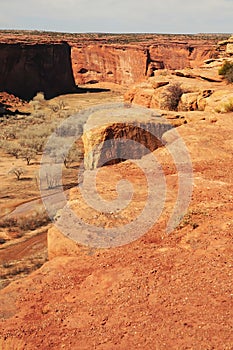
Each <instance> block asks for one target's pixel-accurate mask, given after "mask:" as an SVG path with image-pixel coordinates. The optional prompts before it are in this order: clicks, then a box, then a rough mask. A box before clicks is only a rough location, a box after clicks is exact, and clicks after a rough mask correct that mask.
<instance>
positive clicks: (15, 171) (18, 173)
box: [8, 166, 25, 181]
mask: <svg viewBox="0 0 233 350" xmlns="http://www.w3.org/2000/svg"><path fill="white" fill-rule="evenodd" d="M24 173H25V171H24V170H23V168H22V167H17V166H16V167H14V168H12V169H11V170H10V171H9V172H8V174H10V175H14V176H15V177H16V179H17V180H18V181H19V180H20V179H21V177H22V175H23V174H24Z"/></svg>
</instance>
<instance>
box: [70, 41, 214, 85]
mask: <svg viewBox="0 0 233 350" xmlns="http://www.w3.org/2000/svg"><path fill="white" fill-rule="evenodd" d="M216 55H217V52H216V51H215V46H214V45H213V43H212V44H211V43H209V42H207V43H206V42H195V41H194V40H193V41H192V40H191V41H190V42H182V41H179V40H178V41H177V42H174V41H169V39H167V40H164V41H162V42H161V41H158V42H156V41H155V43H153V41H152V42H148V43H143V42H142V43H140V44H134V45H132V44H131V45H99V44H92V45H82V46H79V47H76V44H74V46H73V47H72V65H73V71H74V77H75V81H76V83H77V84H86V83H98V82H102V81H107V82H113V83H117V84H123V85H124V84H126V85H128V84H131V83H134V82H138V81H141V80H143V78H145V77H150V76H153V75H154V71H156V70H158V69H164V68H167V69H183V68H185V67H191V68H193V67H198V66H200V65H201V64H202V62H203V61H204V60H206V59H209V58H211V57H216Z"/></svg>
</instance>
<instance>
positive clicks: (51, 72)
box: [0, 31, 226, 99]
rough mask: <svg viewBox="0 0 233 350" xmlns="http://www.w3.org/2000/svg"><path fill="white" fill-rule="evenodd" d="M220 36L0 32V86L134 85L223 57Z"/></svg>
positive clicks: (30, 89) (28, 93)
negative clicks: (164, 72)
mask: <svg viewBox="0 0 233 350" xmlns="http://www.w3.org/2000/svg"><path fill="white" fill-rule="evenodd" d="M220 38H221V39H226V38H225V37H222V36H221V37H220V36H203V35H158V34H115V35H112V34H102V35H100V34H64V33H63V34H62V33H43V32H41V33H40V32H24V31H19V32H7V31H6V32H4V31H0V62H1V65H0V91H6V92H8V93H12V94H14V95H17V96H19V97H21V98H24V99H31V98H32V97H33V96H34V95H35V94H36V93H37V92H38V91H44V93H45V97H46V98H51V97H53V96H56V95H59V94H64V93H69V92H71V91H74V90H75V85H82V84H87V83H98V82H109V83H116V84H120V85H125V86H127V85H131V84H132V83H137V82H140V81H142V80H144V79H145V78H146V77H151V76H154V73H155V71H157V70H159V69H164V68H165V69H166V68H167V69H183V68H184V67H189V68H195V67H199V66H200V65H201V64H202V63H203V61H204V60H206V59H210V58H211V59H212V58H216V57H218V56H219V54H220V53H221V50H220V48H219V46H218V45H217V43H218V41H219V39H220Z"/></svg>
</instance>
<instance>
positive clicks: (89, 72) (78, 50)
mask: <svg viewBox="0 0 233 350" xmlns="http://www.w3.org/2000/svg"><path fill="white" fill-rule="evenodd" d="M146 63H147V51H146V49H143V48H142V47H137V46H136V47H135V46H134V47H133V46H132V47H131V46H125V47H124V46H116V45H112V46H110V45H87V46H82V47H73V48H72V65H73V72H74V77H75V81H76V83H78V84H86V83H95V82H96V83H97V82H100V81H107V82H111V83H117V84H130V83H133V82H135V81H139V80H142V79H143V78H144V77H145V74H146Z"/></svg>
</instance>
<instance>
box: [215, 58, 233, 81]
mask: <svg viewBox="0 0 233 350" xmlns="http://www.w3.org/2000/svg"><path fill="white" fill-rule="evenodd" d="M218 74H219V75H223V76H224V78H225V79H226V80H227V81H228V82H229V83H233V62H229V61H225V62H224V63H223V65H222V67H220V69H219V71H218Z"/></svg>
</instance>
